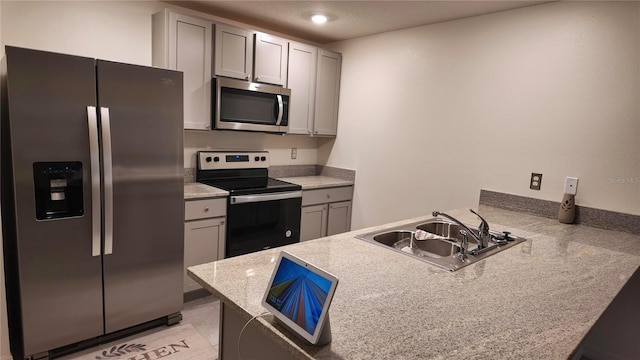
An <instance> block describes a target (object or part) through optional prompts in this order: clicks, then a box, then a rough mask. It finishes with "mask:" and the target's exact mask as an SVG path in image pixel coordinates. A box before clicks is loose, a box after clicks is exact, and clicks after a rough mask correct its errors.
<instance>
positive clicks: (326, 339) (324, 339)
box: [274, 314, 331, 346]
mask: <svg viewBox="0 0 640 360" xmlns="http://www.w3.org/2000/svg"><path fill="white" fill-rule="evenodd" d="M274 319H275V320H276V322H277V323H278V324H280V325H282V326H283V327H285V328H286V329H287V330H289V332H291V333H292V334H293V335H295V336H296V337H297V338H298V339H300V340H302V341H304V342H305V343H307V344H311V345H314V346H323V345H327V344H328V343H330V342H331V322H330V321H329V314H327V318H326V319H325V320H324V324H323V325H322V330H321V333H320V337H319V338H318V342H317V343H316V344H312V343H311V342H309V340H307V339H305V338H303V337H302V336H300V334H298V333H297V332H296V331H295V330H293V329H292V328H291V327H289V326H288V325H287V324H285V323H284V322H283V321H281V320H280V319H278V318H277V317H274Z"/></svg>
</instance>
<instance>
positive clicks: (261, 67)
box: [253, 32, 289, 86]
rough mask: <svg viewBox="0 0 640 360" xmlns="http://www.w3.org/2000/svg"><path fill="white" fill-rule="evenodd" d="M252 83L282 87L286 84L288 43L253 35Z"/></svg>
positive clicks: (272, 37) (265, 36) (266, 35)
mask: <svg viewBox="0 0 640 360" xmlns="http://www.w3.org/2000/svg"><path fill="white" fill-rule="evenodd" d="M254 46H255V54H254V55H255V58H254V79H253V80H254V81H257V82H261V83H266V84H273V85H280V86H284V85H285V84H286V83H287V64H288V54H287V50H288V48H289V41H287V40H285V39H282V38H279V37H275V36H271V35H269V34H265V33H260V32H259V33H256V34H255V43H254Z"/></svg>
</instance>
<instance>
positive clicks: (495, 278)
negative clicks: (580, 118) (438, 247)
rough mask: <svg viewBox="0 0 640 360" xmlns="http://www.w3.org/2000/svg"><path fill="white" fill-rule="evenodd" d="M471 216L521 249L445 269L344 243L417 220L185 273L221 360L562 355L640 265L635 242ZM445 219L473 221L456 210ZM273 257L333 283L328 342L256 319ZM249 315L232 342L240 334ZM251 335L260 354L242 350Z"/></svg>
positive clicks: (510, 216)
mask: <svg viewBox="0 0 640 360" xmlns="http://www.w3.org/2000/svg"><path fill="white" fill-rule="evenodd" d="M429 210H431V209H429ZM478 210H479V213H480V214H481V215H482V216H483V217H485V219H487V221H488V222H489V224H490V225H491V229H492V230H496V231H511V232H512V233H513V234H514V235H516V236H521V237H525V238H526V239H527V241H525V242H524V243H521V244H518V245H516V246H514V247H512V248H510V249H507V250H504V251H502V252H500V253H498V254H495V255H493V256H491V257H489V258H487V259H485V260H482V261H479V262H477V263H475V264H473V265H470V266H467V267H465V268H463V269H460V270H458V271H455V272H449V271H446V270H441V269H439V268H436V267H434V266H431V265H429V264H426V263H424V262H421V261H418V260H415V259H412V258H410V257H408V256H404V255H403V254H400V253H397V252H394V251H390V250H388V249H384V248H383V247H381V246H377V245H374V244H371V243H368V242H365V241H363V240H359V239H356V238H354V236H355V235H358V234H361V233H366V232H371V231H375V230H376V229H383V228H386V227H388V226H391V225H400V224H402V223H408V222H415V221H420V220H423V219H428V218H430V217H429V216H425V217H422V218H416V219H410V220H406V221H400V222H397V223H394V224H388V225H384V226H379V227H375V228H369V229H362V230H358V231H353V232H349V233H344V234H339V235H335V236H330V237H326V238H322V239H318V240H314V241H308V242H304V243H299V244H294V245H289V246H285V247H282V248H276V249H272V250H267V251H261V252H258V253H253V254H248V255H245V256H241V257H236V258H229V259H224V260H221V261H217V262H213V263H209V264H204V265H199V266H195V267H191V268H189V275H190V276H191V277H193V278H194V279H196V281H198V282H199V283H200V284H201V285H203V286H204V287H205V288H206V289H208V290H209V291H210V292H211V293H213V294H214V295H215V296H217V297H218V298H220V300H221V303H222V306H221V308H222V309H223V310H221V311H222V312H223V314H222V319H221V323H222V324H221V338H220V356H221V357H220V358H221V359H229V358H237V357H238V351H241V355H242V357H243V358H252V357H255V356H260V357H261V358H266V357H268V356H267V354H269V352H270V351H280V352H281V353H280V354H285V355H287V356H288V357H289V358H298V359H310V358H316V359H373V358H376V359H391V358H402V359H431V358H438V359H443V358H465V359H469V358H491V359H512V358H544V359H564V358H567V356H569V355H570V354H571V352H572V351H573V350H574V348H575V347H576V345H578V343H579V342H580V340H581V339H582V337H583V336H584V335H585V334H586V333H587V331H588V330H589V328H590V327H591V326H592V325H593V324H594V322H595V321H596V320H597V319H598V317H599V316H600V314H601V313H602V312H603V310H604V309H605V308H606V307H607V305H608V304H609V303H610V302H611V300H612V299H613V298H614V297H615V295H616V294H617V293H618V291H619V290H620V289H621V288H622V286H623V285H624V284H625V282H626V281H627V280H628V279H629V277H630V276H631V275H632V274H633V272H634V271H635V270H636V269H637V268H638V266H639V265H640V236H637V235H632V234H627V233H622V232H614V231H608V230H601V229H596V228H592V227H587V226H582V225H565V224H560V223H558V222H557V220H553V219H547V218H541V217H537V216H532V215H526V214H522V213H518V212H512V211H507V210H501V209H497V208H493V207H489V206H485V205H481V206H480V207H479V209H478ZM448 213H449V214H450V215H452V216H454V217H456V218H458V219H459V220H461V221H463V222H465V223H468V224H474V225H475V224H476V222H477V218H475V216H474V215H473V214H471V213H469V212H468V211H467V210H466V209H459V210H455V211H451V212H448ZM281 250H286V251H287V252H290V253H292V254H294V255H296V256H298V257H300V258H302V259H305V260H307V261H309V262H311V263H313V264H314V265H316V266H318V267H320V268H323V269H325V270H327V271H329V272H331V273H333V274H334V275H336V276H337V277H338V278H339V279H340V283H339V285H338V288H337V290H336V293H335V297H334V299H333V303H332V305H331V308H330V315H331V329H332V334H333V341H332V342H331V343H330V344H329V345H326V346H324V347H312V346H308V345H305V344H303V343H301V342H300V341H299V340H297V339H296V338H294V337H293V336H292V335H290V334H289V333H287V332H286V330H284V329H283V328H282V327H280V326H279V325H277V324H276V323H275V321H274V320H273V317H272V316H271V315H261V314H263V313H264V311H265V309H264V308H262V306H261V305H260V302H261V299H262V295H263V294H264V290H265V287H266V284H267V282H268V280H269V276H270V275H271V272H272V271H273V267H274V265H275V263H274V261H275V260H276V259H277V256H278V254H279V252H280V251H281ZM254 316H256V317H257V318H256V319H255V320H253V321H252V322H251V323H250V325H249V326H248V327H247V329H246V331H245V332H244V334H243V336H242V338H241V339H240V343H239V344H238V337H237V334H238V333H239V331H240V327H242V325H244V324H245V323H246V322H247V321H248V320H249V319H251V318H252V317H254ZM232 319H233V321H234V322H235V323H236V324H235V325H233V326H228V325H225V323H226V322H227V320H232ZM238 324H239V326H238ZM255 336H258V337H262V338H263V339H265V342H266V343H270V345H269V344H267V345H268V346H265V347H262V346H259V345H256V343H251V342H250V341H248V340H249V338H252V337H255ZM245 341H246V342H245ZM238 345H239V346H238ZM278 356H281V355H278ZM272 357H273V356H272ZM272 357H269V358H272Z"/></svg>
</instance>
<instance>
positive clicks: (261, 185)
mask: <svg viewBox="0 0 640 360" xmlns="http://www.w3.org/2000/svg"><path fill="white" fill-rule="evenodd" d="M196 156H197V170H196V181H198V182H200V183H203V184H206V185H210V186H214V187H217V188H220V189H223V190H226V191H228V192H229V197H228V200H227V226H226V243H225V245H226V246H225V258H226V257H233V256H237V255H242V254H247V253H251V252H255V251H260V250H264V249H270V248H273V247H277V246H282V245H288V244H292V243H296V242H299V241H300V213H301V207H302V187H301V186H300V185H296V184H292V183H288V182H286V181H282V180H277V179H273V178H270V177H269V176H268V173H269V164H270V157H269V153H268V152H267V151H233V152H228V151H199V152H198V153H197V155H196Z"/></svg>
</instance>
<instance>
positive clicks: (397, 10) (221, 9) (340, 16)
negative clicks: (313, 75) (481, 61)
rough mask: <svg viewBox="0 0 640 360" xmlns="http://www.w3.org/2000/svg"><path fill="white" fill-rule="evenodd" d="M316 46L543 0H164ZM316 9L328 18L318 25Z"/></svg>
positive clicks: (545, 0) (542, 1)
mask: <svg viewBox="0 0 640 360" xmlns="http://www.w3.org/2000/svg"><path fill="white" fill-rule="evenodd" d="M167 2H170V3H173V4H175V5H178V6H181V7H187V8H191V9H194V10H198V11H202V12H206V13H209V14H213V15H216V16H220V17H223V18H227V19H231V20H235V21H238V22H242V23H246V24H249V25H253V26H256V27H261V28H266V29H270V30H272V31H277V32H280V33H283V34H287V35H291V36H295V37H299V38H302V39H306V40H309V41H314V42H317V43H320V44H324V43H329V42H334V41H339V40H346V39H351V38H356V37H360V36H366V35H372V34H377V33H382V32H386V31H392V30H398V29H404V28H408V27H413V26H420V25H426V24H433V23H437V22H442V21H448V20H454V19H461V18H465V17H470V16H476V15H482V14H488V13H492V12H498V11H504V10H510V9H515V8H521V7H526V6H531V5H536V4H541V3H545V2H548V0H533V1H532V0H516V1H512V0H497V1H496V0H494V1H483V0H471V1H458V0H442V1H433V0H414V1H364V0H361V1H340V0H334V1H267V0H262V1H218V0H188V1H184V0H183V1H167ZM315 12H322V13H325V14H328V15H329V16H330V17H331V18H332V20H331V21H329V22H328V23H326V24H324V25H322V26H318V25H314V24H312V23H311V22H310V21H309V15H310V14H312V13H315Z"/></svg>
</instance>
